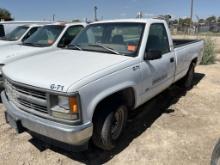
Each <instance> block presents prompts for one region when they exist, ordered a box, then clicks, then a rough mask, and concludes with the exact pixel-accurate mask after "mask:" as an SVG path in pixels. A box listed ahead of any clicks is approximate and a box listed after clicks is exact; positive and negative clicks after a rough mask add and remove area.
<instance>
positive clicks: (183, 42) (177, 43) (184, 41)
mask: <svg viewBox="0 0 220 165" xmlns="http://www.w3.org/2000/svg"><path fill="white" fill-rule="evenodd" d="M199 41H201V40H192V39H191V40H190V39H173V45H174V48H179V47H182V46H186V45H189V44H193V43H196V42H199Z"/></svg>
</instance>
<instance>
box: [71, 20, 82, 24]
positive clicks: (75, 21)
mask: <svg viewBox="0 0 220 165" xmlns="http://www.w3.org/2000/svg"><path fill="white" fill-rule="evenodd" d="M72 22H76V23H77V22H81V21H80V19H74V20H72Z"/></svg>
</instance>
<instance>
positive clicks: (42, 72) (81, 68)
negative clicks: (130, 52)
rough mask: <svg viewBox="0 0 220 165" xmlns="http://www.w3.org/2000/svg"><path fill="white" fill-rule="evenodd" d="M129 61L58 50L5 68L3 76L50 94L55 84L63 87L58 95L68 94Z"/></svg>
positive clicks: (124, 58) (102, 55) (113, 56)
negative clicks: (95, 75) (70, 89)
mask: <svg viewBox="0 0 220 165" xmlns="http://www.w3.org/2000/svg"><path fill="white" fill-rule="evenodd" d="M128 59H130V57H126V56H120V55H113V54H105V53H94V52H85V51H74V50H58V51H54V52H50V53H44V54H40V55H38V56H33V57H31V58H25V59H23V60H18V61H15V62H13V63H10V64H8V65H6V66H5V67H3V73H4V74H5V75H6V77H8V78H9V79H11V80H13V81H15V82H19V83H23V84H27V85H30V86H34V87H39V88H44V89H50V90H51V85H52V84H55V85H60V86H62V87H63V90H61V91H60V90H57V91H60V92H68V88H69V87H70V86H71V85H73V84H74V83H79V82H80V81H81V80H83V79H84V78H88V77H91V76H93V75H94V74H97V73H98V72H104V70H105V69H108V68H112V67H114V66H117V64H119V63H122V62H124V61H126V60H128ZM90 81H92V79H90ZM88 83H89V82H88Z"/></svg>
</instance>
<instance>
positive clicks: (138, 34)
mask: <svg viewBox="0 0 220 165" xmlns="http://www.w3.org/2000/svg"><path fill="white" fill-rule="evenodd" d="M144 27H145V24H142V23H102V24H93V25H89V26H88V27H87V28H86V29H84V30H83V31H82V32H81V33H80V34H79V35H78V36H77V37H76V39H75V40H73V42H72V43H71V44H70V46H69V47H70V48H73V49H77V50H86V51H96V52H106V53H113V54H120V55H126V56H131V57H134V56H136V55H137V52H138V50H139V45H140V42H141V39H142V34H143V31H144Z"/></svg>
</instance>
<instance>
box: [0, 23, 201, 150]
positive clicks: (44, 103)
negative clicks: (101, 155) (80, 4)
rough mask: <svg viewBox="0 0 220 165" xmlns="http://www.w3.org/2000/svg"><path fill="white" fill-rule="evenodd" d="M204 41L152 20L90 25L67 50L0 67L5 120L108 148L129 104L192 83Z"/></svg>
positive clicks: (66, 141)
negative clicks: (178, 35) (176, 36)
mask: <svg viewBox="0 0 220 165" xmlns="http://www.w3.org/2000/svg"><path fill="white" fill-rule="evenodd" d="M203 44H204V43H203V41H195V40H194V41H192V40H191V41H189V40H188V41H186V40H172V38H171V35H170V32H169V29H168V26H167V24H166V22H165V21H163V20H159V19H146V20H142V19H134V20H130V19H128V20H114V21H103V22H97V23H92V24H90V25H88V26H87V27H86V28H85V29H84V30H83V31H82V32H81V33H80V34H79V35H78V36H77V37H76V38H75V39H74V41H73V42H72V43H71V44H70V45H69V46H68V48H67V49H66V50H65V49H63V50H58V51H55V52H51V53H44V54H41V55H38V56H34V57H30V58H25V59H22V60H19V61H16V62H13V63H10V64H8V65H6V66H5V67H3V74H4V84H5V91H3V92H2V94H1V96H2V101H3V103H4V105H5V107H6V109H7V111H6V112H5V116H6V121H7V122H8V123H9V124H10V125H11V126H12V127H14V128H15V129H16V130H17V131H18V132H19V133H21V132H23V131H28V132H31V134H34V135H35V134H37V135H40V137H44V138H43V139H44V140H45V139H47V138H49V139H50V141H51V140H52V141H54V142H57V144H60V143H61V144H67V145H70V146H73V148H74V147H76V149H78V150H79V149H86V147H87V144H88V142H89V141H90V139H91V140H92V141H93V143H94V144H95V145H96V146H98V147H100V148H102V149H104V150H110V149H112V148H113V147H114V146H115V144H116V142H117V140H118V138H119V137H120V135H121V133H122V131H123V129H124V126H125V124H126V119H127V115H128V114H129V112H130V111H131V110H134V109H136V108H137V107H139V106H140V105H142V104H144V103H145V102H146V101H148V100H150V99H151V98H153V97H154V96H156V95H158V94H159V93H160V92H162V91H163V90H165V89H166V88H168V87H169V86H171V85H172V84H173V83H175V82H176V81H179V80H180V79H181V81H182V84H181V85H182V86H183V87H185V88H187V89H189V88H190V87H192V81H193V73H194V68H195V66H196V64H198V63H199V62H200V60H201V58H202V54H203ZM63 146H64V145H60V147H63Z"/></svg>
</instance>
